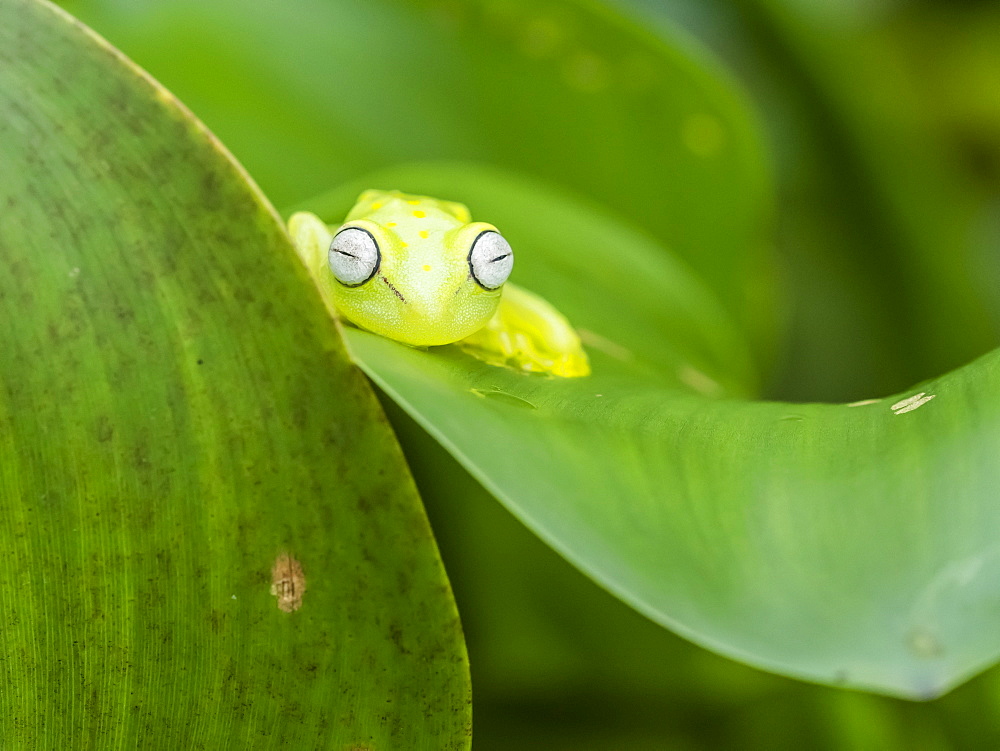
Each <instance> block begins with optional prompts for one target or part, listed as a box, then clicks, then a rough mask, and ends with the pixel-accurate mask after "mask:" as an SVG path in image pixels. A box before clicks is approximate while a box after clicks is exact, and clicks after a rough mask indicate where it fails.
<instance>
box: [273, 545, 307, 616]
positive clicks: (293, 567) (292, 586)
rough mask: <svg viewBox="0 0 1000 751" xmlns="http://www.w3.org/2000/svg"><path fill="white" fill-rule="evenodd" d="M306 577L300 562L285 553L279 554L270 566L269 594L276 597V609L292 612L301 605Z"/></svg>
mask: <svg viewBox="0 0 1000 751" xmlns="http://www.w3.org/2000/svg"><path fill="white" fill-rule="evenodd" d="M305 592H306V577H305V576H304V575H303V573H302V564H301V563H299V562H298V561H297V560H296V559H295V558H292V557H291V556H290V555H288V554H287V553H282V554H281V555H279V556H278V557H277V558H276V559H275V561H274V566H273V567H272V568H271V594H272V595H274V596H275V597H277V598H278V610H281V611H283V612H285V613H292V612H294V611H296V610H298V609H299V608H301V607H302V595H304V594H305Z"/></svg>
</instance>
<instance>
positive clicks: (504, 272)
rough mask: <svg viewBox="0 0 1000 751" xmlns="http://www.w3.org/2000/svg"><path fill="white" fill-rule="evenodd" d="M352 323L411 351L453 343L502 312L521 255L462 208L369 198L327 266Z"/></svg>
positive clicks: (396, 197) (382, 195) (390, 195)
mask: <svg viewBox="0 0 1000 751" xmlns="http://www.w3.org/2000/svg"><path fill="white" fill-rule="evenodd" d="M327 262H328V268H329V269H330V271H331V273H332V275H333V278H334V279H335V283H334V285H333V297H334V302H335V303H336V305H337V309H338V310H339V311H340V312H341V314H343V315H344V316H345V317H346V318H348V319H349V320H351V321H353V322H354V323H356V324H358V325H359V326H362V327H364V328H366V329H368V330H370V331H373V332H375V333H376V334H381V335H383V336H387V337H390V338H392V339H396V340H398V341H401V342H405V343H406V344H412V345H417V346H427V345H435V344H450V343H451V342H455V341H458V340H459V339H464V338H465V337H467V336H469V335H470V334H472V333H473V332H475V331H478V330H479V329H481V328H482V327H483V326H484V325H486V322H487V321H489V319H490V318H491V317H492V316H493V314H494V313H495V312H496V309H497V305H498V304H499V302H500V294H501V291H502V288H503V284H504V282H505V281H507V277H508V276H509V275H510V271H511V268H512V267H513V264H514V256H513V253H512V252H511V248H510V245H508V244H507V241H506V240H504V238H503V236H502V235H501V234H500V233H499V232H498V231H497V228H496V227H494V226H493V225H491V224H486V223H484V222H470V216H469V211H468V209H466V208H465V206H463V205H462V204H459V203H451V202H448V201H439V200H437V199H434V198H427V197H425V196H413V195H408V194H405V193H400V192H398V191H376V190H369V191H366V192H365V193H363V194H362V195H361V197H360V198H359V199H358V203H357V204H356V205H355V207H354V208H353V209H352V210H351V213H350V214H349V215H348V217H347V221H345V222H344V224H343V225H341V227H340V228H339V229H338V230H337V232H336V233H335V235H334V238H333V242H332V243H331V244H330V250H329V256H328V259H327Z"/></svg>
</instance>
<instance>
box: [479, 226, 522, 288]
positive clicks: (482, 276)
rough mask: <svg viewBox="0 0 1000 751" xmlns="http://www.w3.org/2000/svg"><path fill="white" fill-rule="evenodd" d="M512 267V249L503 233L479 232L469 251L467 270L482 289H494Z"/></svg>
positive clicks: (492, 231) (505, 279) (508, 273)
mask: <svg viewBox="0 0 1000 751" xmlns="http://www.w3.org/2000/svg"><path fill="white" fill-rule="evenodd" d="M512 268H514V251H513V250H511V249H510V244H509V243H508V242H507V241H506V240H504V239H503V235H501V234H500V233H499V232H496V231H494V230H487V231H486V232H481V233H479V237H477V238H476V239H475V240H474V241H473V243H472V250H470V251H469V271H471V272H472V278H473V279H475V280H476V282H478V283H479V286H480V287H483V288H484V289H496V288H497V287H499V286H500V285H501V284H503V283H504V282H506V281H507V277H508V276H510V270H511V269H512Z"/></svg>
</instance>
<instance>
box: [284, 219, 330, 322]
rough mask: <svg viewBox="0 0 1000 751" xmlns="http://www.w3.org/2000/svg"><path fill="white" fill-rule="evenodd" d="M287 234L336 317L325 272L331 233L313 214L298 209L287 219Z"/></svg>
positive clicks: (328, 308) (328, 280) (328, 276)
mask: <svg viewBox="0 0 1000 751" xmlns="http://www.w3.org/2000/svg"><path fill="white" fill-rule="evenodd" d="M288 234H289V235H290V236H291V238H292V243H293V244H294V245H295V252H296V253H298V254H299V258H301V259H302V263H303V264H305V267H306V268H307V269H308V270H309V276H311V277H312V280H313V283H314V284H315V285H316V286H317V287H318V288H319V291H320V295H321V296H322V298H323V302H325V303H326V307H327V310H329V312H330V315H332V316H333V317H334V318H336V317H337V307H336V305H334V302H333V295H332V290H331V289H330V287H331V281H330V275H329V274H328V273H327V253H328V252H329V250H330V242H331V241H332V240H333V233H332V232H331V231H330V228H329V227H328V226H327V225H326V223H325V222H324V221H323V220H322V219H320V218H319V217H318V216H316V215H315V214H311V213H309V212H308V211H299V212H297V213H295V214H292V216H291V217H289V219H288Z"/></svg>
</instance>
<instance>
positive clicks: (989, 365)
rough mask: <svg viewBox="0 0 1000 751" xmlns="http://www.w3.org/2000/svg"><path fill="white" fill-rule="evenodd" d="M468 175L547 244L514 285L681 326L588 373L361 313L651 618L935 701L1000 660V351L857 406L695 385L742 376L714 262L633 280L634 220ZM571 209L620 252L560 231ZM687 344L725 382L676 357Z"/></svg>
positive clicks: (381, 377)
mask: <svg viewBox="0 0 1000 751" xmlns="http://www.w3.org/2000/svg"><path fill="white" fill-rule="evenodd" d="M411 177H412V176H411ZM447 179H448V181H449V183H450V184H451V185H452V186H453V188H454V190H453V192H452V193H451V194H450V195H449V196H448V197H449V198H454V199H459V200H466V201H468V202H469V203H470V205H471V206H472V207H473V211H474V215H476V216H480V217H486V218H488V219H489V221H491V222H494V223H496V224H497V225H498V226H499V227H501V228H503V229H504V231H505V232H508V226H511V227H513V228H514V231H515V232H516V234H517V236H518V237H519V240H520V243H519V245H516V246H515V247H527V248H529V249H530V250H529V251H526V252H523V253H522V254H521V257H523V256H525V255H528V254H529V253H530V254H535V255H539V256H542V257H543V258H544V261H539V260H537V259H534V260H531V261H529V262H528V263H526V264H525V266H526V267H527V268H526V271H527V273H526V274H525V275H524V276H515V277H514V280H515V281H517V282H518V283H522V284H524V285H525V286H527V287H529V288H532V287H533V286H537V287H538V288H539V289H540V291H542V292H543V293H544V294H546V295H547V296H548V297H549V299H550V300H551V301H552V302H553V303H555V304H556V306H557V307H558V308H559V309H560V310H562V311H563V312H564V313H566V315H567V316H568V317H569V318H570V320H571V321H574V322H578V323H579V322H584V323H585V324H586V325H587V326H588V327H592V328H593V329H594V331H595V333H597V334H599V335H601V337H602V338H603V339H606V340H609V341H611V342H612V343H620V341H621V339H620V338H619V337H621V336H625V335H627V333H628V332H638V331H643V330H646V331H654V330H655V331H658V332H659V333H660V336H658V337H657V336H649V337H648V338H647V339H646V340H645V341H642V340H641V339H640V338H632V339H630V340H629V347H628V349H629V350H630V351H631V352H632V353H633V357H631V358H628V359H620V358H615V357H610V356H607V354H606V353H603V352H601V351H600V350H599V349H595V348H594V347H591V349H590V351H591V353H592V354H593V355H594V374H593V376H591V377H589V378H581V379H546V378H539V377H532V376H528V375H524V374H521V373H518V372H515V371H512V370H509V369H504V368H494V367H490V366H487V365H484V364H482V363H479V362H477V361H475V360H473V359H471V358H469V357H467V356H465V355H463V354H461V353H459V352H457V351H455V350H454V349H453V348H451V349H449V348H436V349H434V350H433V351H430V352H420V351H416V350H412V349H408V348H406V347H402V346H400V345H397V344H396V343H394V342H391V341H389V340H386V339H383V338H380V337H376V336H373V335H370V334H367V333H365V332H362V331H357V330H350V331H348V341H349V343H350V346H351V349H352V352H353V353H354V355H355V357H356V358H357V359H358V361H359V362H360V363H361V364H362V366H363V367H364V368H365V369H366V371H367V372H368V373H369V374H370V375H371V376H372V378H373V379H374V380H375V381H376V382H377V383H378V384H379V385H380V386H381V387H382V388H383V389H385V391H386V392H387V393H388V394H389V395H390V396H391V397H392V398H393V399H394V400H396V401H397V402H398V403H399V404H400V405H401V406H403V407H404V408H405V409H406V410H407V411H408V412H409V413H410V415H412V416H413V417H414V418H415V419H416V420H417V421H418V422H419V423H420V424H421V425H422V426H423V427H424V428H425V429H427V430H428V431H429V432H430V433H431V434H432V435H433V436H434V437H435V438H436V439H437V440H439V441H440V442H441V443H442V444H443V445H444V446H445V447H446V448H448V450H449V451H451V452H452V453H453V454H454V455H455V456H456V457H457V458H458V459H459V460H460V461H461V462H462V464H463V465H464V466H465V467H466V468H467V469H468V470H469V471H470V472H472V474H473V475H474V476H475V477H477V478H478V479H479V480H480V481H481V482H482V483H483V484H484V485H485V486H486V487H487V488H488V489H489V490H490V491H491V492H492V493H493V494H494V495H496V496H497V497H498V498H499V499H500V500H501V501H502V502H503V503H504V504H505V505H506V506H507V507H508V508H509V509H510V510H511V511H512V512H513V513H514V514H515V515H517V516H518V517H519V518H521V519H522V520H523V521H524V522H525V523H526V524H527V525H528V526H529V527H530V528H531V529H533V530H534V531H535V532H536V533H537V534H539V535H540V536H541V537H542V538H543V539H545V540H546V541H547V542H548V543H549V544H550V545H552V546H553V547H555V548H556V549H557V550H559V551H560V552H562V553H563V554H564V555H565V556H566V557H567V558H569V559H570V560H571V561H573V562H574V563H575V564H576V565H577V566H579V567H580V568H581V569H583V570H584V571H586V572H587V573H589V574H590V575H591V576H592V577H594V578H595V579H596V580H597V581H599V582H600V583H602V584H603V585H604V586H605V587H607V588H608V589H610V590H611V591H613V592H614V593H616V594H617V595H618V596H619V597H621V598H622V599H624V600H625V601H627V602H629V603H631V604H632V605H633V606H635V607H636V608H638V609H639V610H641V611H642V612H644V613H646V614H647V615H649V616H650V617H651V618H653V619H654V620H656V621H658V622H660V623H662V624H664V625H668V626H670V627H671V628H673V629H675V630H677V631H678V632H679V633H681V634H683V635H685V636H687V637H689V638H691V639H693V640H695V641H697V642H699V643H701V644H703V645H706V646H709V647H711V648H713V649H716V650H718V651H720V652H723V653H725V654H728V655H730V656H733V657H736V658H738V659H741V660H745V661H747V662H750V663H752V664H755V665H758V666H762V667H766V668H768V669H771V670H774V671H777V672H782V673H785V674H788V675H793V676H797V677H802V678H807V679H810V680H814V681H819V682H825V683H831V684H835V685H844V686H852V687H858V688H865V689H870V690H875V691H881V692H885V693H891V694H898V695H902V696H909V697H920V698H924V697H930V696H934V695H937V694H939V693H941V692H943V691H945V690H947V689H948V688H950V687H951V686H953V685H955V684H956V683H957V682H959V681H961V680H963V679H964V678H966V677H968V676H969V675H971V674H972V673H974V672H976V671H978V670H980V669H982V668H984V667H986V666H988V665H989V664H992V663H993V662H994V661H995V660H996V659H997V657H998V655H1000V636H998V635H997V632H996V630H995V629H993V628H992V627H991V624H993V623H995V620H996V618H997V616H998V615H1000V605H998V603H1000V585H998V584H997V582H998V581H1000V577H998V572H1000V545H998V543H997V542H996V539H995V534H994V530H995V529H996V528H997V525H998V524H1000V504H998V503H997V496H996V490H995V488H996V487H997V484H998V480H1000V478H998V476H997V475H998V472H997V468H996V462H995V459H994V458H995V456H996V454H997V452H998V450H1000V400H998V399H997V394H998V391H1000V355H998V353H994V354H992V355H989V356H987V357H985V358H982V359H981V360H979V361H977V362H975V363H973V364H971V365H969V366H967V367H965V368H963V369H962V370H959V371H956V372H954V373H952V374H950V375H947V376H944V377H942V378H940V379H937V380H935V381H933V382H929V383H926V384H923V385H921V386H919V387H914V388H913V389H912V390H910V391H908V392H906V393H903V394H900V395H897V396H895V397H887V398H883V399H879V400H873V401H872V402H871V403H867V404H860V405H857V406H848V405H830V404H826V405H824V404H782V403H766V402H761V403H754V402H746V401H740V400H736V399H732V398H727V399H719V398H710V397H709V396H706V395H703V394H698V393H696V392H697V391H698V388H697V386H699V385H701V386H704V384H706V383H710V382H712V381H713V380H714V381H715V382H716V383H719V384H720V388H719V390H718V393H717V395H721V394H725V393H726V392H727V391H728V393H730V394H732V393H738V391H735V389H737V388H738V385H737V386H732V385H731V383H730V382H728V381H726V380H725V378H724V376H723V375H721V374H722V373H724V372H725V371H726V370H727V369H728V370H729V372H735V371H733V367H734V362H729V363H722V362H720V361H718V360H716V361H715V362H714V363H712V362H711V360H709V359H704V356H703V358H702V359H700V360H696V359H695V358H696V357H697V354H695V353H697V352H699V351H700V352H703V353H704V352H711V351H712V349H713V348H712V342H713V341H715V340H718V339H719V338H720V337H721V338H722V340H725V341H728V342H729V350H730V351H733V347H734V341H738V340H734V339H733V338H732V337H731V335H730V334H727V328H726V326H725V322H724V319H723V318H720V317H719V316H718V315H716V314H715V313H713V308H712V307H711V306H709V305H700V306H699V305H693V304H691V301H693V300H698V299H704V300H708V299H710V298H707V296H705V295H704V292H703V291H700V290H698V289H697V282H695V281H694V279H693V277H690V276H686V275H683V274H682V273H681V269H680V267H676V266H675V267H673V269H672V271H669V272H668V271H667V266H666V265H664V266H663V268H662V269H661V270H662V272H663V273H662V274H652V273H643V274H638V275H636V276H635V277H634V278H632V279H631V280H630V281H629V282H628V283H627V284H626V285H625V286H623V285H622V284H621V281H620V278H619V277H618V276H616V275H615V274H613V273H609V269H614V268H615V267H616V266H615V265H616V264H622V263H624V264H625V265H626V266H628V267H633V264H632V263H630V261H631V260H632V258H634V257H636V256H638V255H643V252H642V250H641V249H638V248H637V246H636V244H635V243H634V242H624V243H623V242H621V240H622V238H630V239H631V238H634V231H633V230H631V229H630V228H629V227H628V226H626V225H621V224H617V225H616V224H615V223H614V221H613V220H611V219H610V218H608V219H607V221H606V222H604V223H603V224H599V223H595V222H594V221H593V208H592V207H590V206H586V205H583V206H581V205H579V204H575V203H574V202H572V201H570V200H568V199H566V198H565V197H562V196H560V195H559V194H557V193H554V192H551V191H548V192H546V191H542V190H540V189H539V188H537V187H536V186H532V185H530V184H527V183H525V184H520V185H518V184H517V183H516V181H514V180H511V179H506V180H499V179H496V178H494V177H492V176H491V175H490V174H489V173H483V172H480V171H470V172H468V173H467V175H466V177H465V179H464V180H462V179H461V178H460V177H459V175H458V174H457V172H455V171H452V172H450V173H448V176H447ZM425 181H426V186H427V187H433V188H438V187H440V186H439V185H438V182H439V179H438V178H434V177H430V176H428V177H426V178H425ZM407 187H409V188H411V189H417V188H420V187H421V186H420V185H419V184H418V181H417V180H416V179H413V181H412V183H411V184H410V185H408V186H407ZM574 213H575V215H576V217H577V220H578V222H579V223H580V225H581V226H586V227H588V228H589V231H590V240H591V242H592V244H593V247H594V248H598V249H600V252H594V253H590V252H584V253H581V252H580V250H579V243H578V242H576V241H575V240H576V238H575V237H574V236H573V235H572V233H566V234H565V235H559V234H558V233H555V234H554V233H552V232H550V228H552V227H564V226H566V225H567V221H566V220H567V218H569V217H571V216H572V215H573V214H574ZM533 228H537V229H533ZM665 254H666V251H665V250H661V252H660V254H659V255H660V256H661V257H663V256H665ZM518 263H519V264H520V257H519V261H518ZM540 269H544V273H543V274H538V273H536V272H537V271H538V270H540ZM519 270H520V269H519ZM517 273H518V271H515V274H517ZM668 276H669V277H670V279H671V281H670V282H668V281H667V279H668ZM525 277H526V278H525ZM671 284H672V285H673V286H670V285H671ZM682 288H684V289H687V290H688V294H687V295H686V296H685V297H684V298H681V299H682V301H683V306H684V307H686V310H685V311H682V310H680V309H678V307H677V306H673V305H671V304H670V303H665V304H664V306H663V307H662V310H661V319H660V320H659V321H658V325H654V326H651V325H650V321H649V320H647V319H646V318H645V317H644V316H645V315H646V313H647V310H646V309H645V308H644V307H643V306H642V305H641V304H637V305H632V304H631V302H632V301H633V300H634V301H639V302H640V303H641V301H642V300H643V299H646V297H647V296H655V294H656V292H657V291H659V292H660V294H661V296H662V298H663V299H664V300H667V299H668V298H667V292H668V290H671V291H673V292H676V290H677V289H682ZM674 299H677V298H676V296H675V298H674ZM685 318H686V319H687V320H690V321H693V322H696V324H697V328H696V330H695V331H694V332H693V334H692V333H691V332H690V331H688V332H687V336H688V337H690V338H685V334H684V332H685V330H686V327H684V326H682V325H679V322H680V321H683V320H685ZM602 320H603V321H605V323H604V324H603V325H602V324H601V323H600V321H602ZM672 347H676V349H675V350H674V351H675V352H682V353H684V356H685V357H686V358H688V359H687V360H686V363H687V364H688V365H689V366H691V367H692V368H693V369H694V370H695V371H696V372H698V373H700V374H701V375H702V376H704V378H698V379H695V380H694V381H693V382H687V383H685V381H684V379H683V378H680V377H678V374H679V373H683V372H685V368H683V364H684V362H685V361H683V360H682V361H680V362H679V363H678V365H677V366H676V367H673V368H664V367H662V366H663V365H664V363H665V362H666V361H665V359H664V358H665V354H664V353H666V352H668V351H670V350H671V348H672ZM644 361H649V362H656V363H658V364H659V365H660V366H661V367H660V369H659V371H658V372H659V373H660V376H661V377H660V379H659V380H656V379H655V378H652V377H650V376H649V374H648V372H647V371H645V369H643V368H642V367H639V366H638V365H637V364H639V363H642V362H644ZM706 379H711V380H706ZM738 383H739V381H737V384H738ZM920 394H923V397H919V398H915V397H918V395H920ZM927 397H933V398H932V399H928V398H927ZM906 400H909V401H906ZM900 402H903V403H902V404H900Z"/></svg>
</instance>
